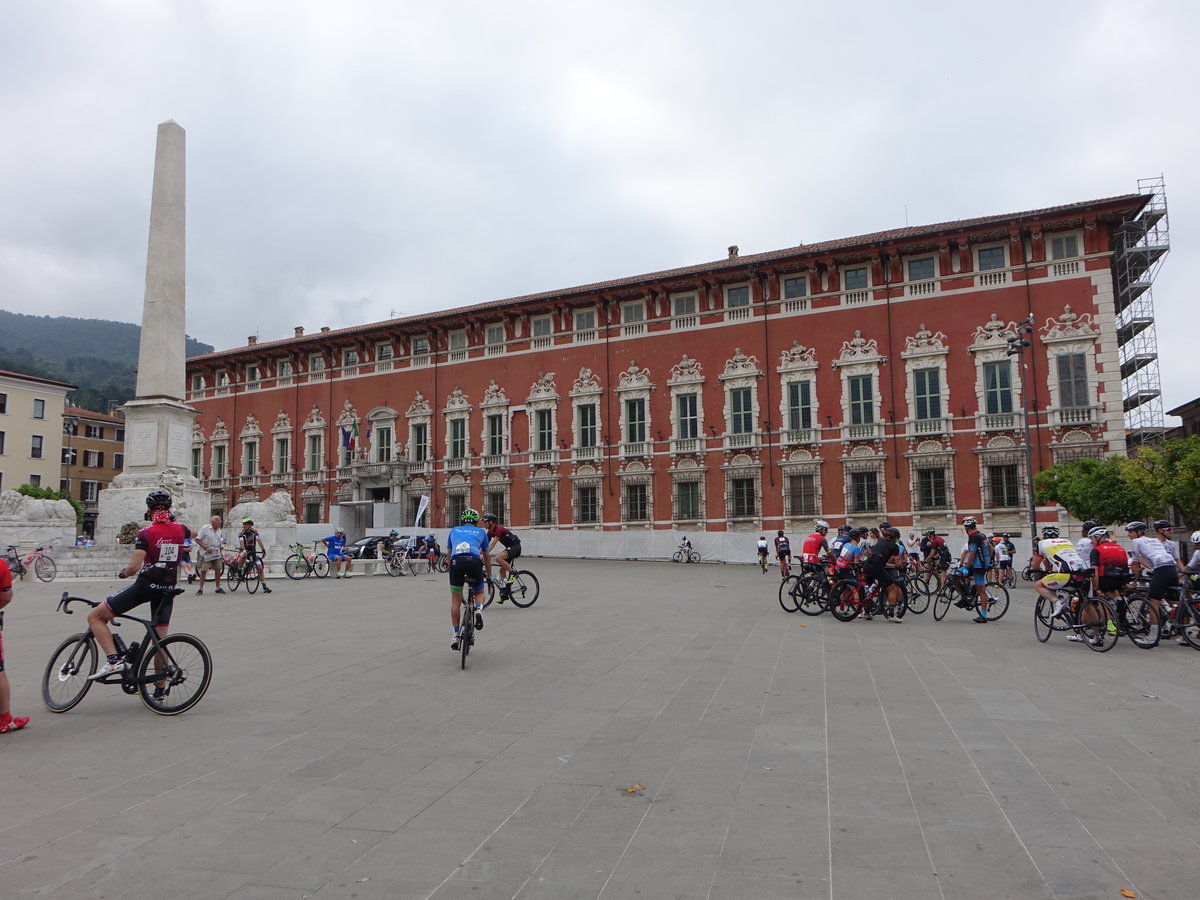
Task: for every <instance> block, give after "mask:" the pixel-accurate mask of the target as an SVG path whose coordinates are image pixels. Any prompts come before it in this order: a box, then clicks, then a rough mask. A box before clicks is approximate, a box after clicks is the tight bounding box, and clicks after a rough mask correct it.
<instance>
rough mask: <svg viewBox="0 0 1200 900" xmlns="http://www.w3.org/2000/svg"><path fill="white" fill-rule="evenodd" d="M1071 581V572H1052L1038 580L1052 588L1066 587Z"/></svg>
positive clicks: (1039, 582)
mask: <svg viewBox="0 0 1200 900" xmlns="http://www.w3.org/2000/svg"><path fill="white" fill-rule="evenodd" d="M1070 581H1071V573H1070V572H1051V573H1050V574H1049V575H1044V576H1042V577H1041V578H1040V579H1039V580H1038V584H1042V585H1045V586H1046V587H1048V588H1049V589H1050V590H1054V589H1055V588H1061V587H1066V586H1067V584H1068V583H1069V582H1070Z"/></svg>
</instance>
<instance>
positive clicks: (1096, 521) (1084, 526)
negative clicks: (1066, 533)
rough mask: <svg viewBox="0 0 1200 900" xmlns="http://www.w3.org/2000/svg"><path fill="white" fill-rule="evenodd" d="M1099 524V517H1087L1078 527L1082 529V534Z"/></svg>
mask: <svg viewBox="0 0 1200 900" xmlns="http://www.w3.org/2000/svg"><path fill="white" fill-rule="evenodd" d="M1099 524H1100V520H1099V519H1088V520H1087V521H1086V522H1084V523H1083V524H1082V525H1080V526H1079V527H1080V528H1082V529H1083V533H1084V534H1087V533H1088V532H1089V531H1091V530H1092V529H1093V528H1096V527H1097V526H1099Z"/></svg>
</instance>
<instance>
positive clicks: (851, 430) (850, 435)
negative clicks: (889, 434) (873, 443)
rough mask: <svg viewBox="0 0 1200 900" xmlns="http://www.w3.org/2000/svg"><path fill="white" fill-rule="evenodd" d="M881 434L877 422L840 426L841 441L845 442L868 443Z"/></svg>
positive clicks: (880, 427)
mask: <svg viewBox="0 0 1200 900" xmlns="http://www.w3.org/2000/svg"><path fill="white" fill-rule="evenodd" d="M881 433H882V426H881V425H880V424H879V423H878V422H863V423H861V424H859V425H843V426H842V440H846V441H870V440H874V439H875V438H877V437H879V436H880V435H881Z"/></svg>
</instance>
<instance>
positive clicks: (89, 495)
mask: <svg viewBox="0 0 1200 900" xmlns="http://www.w3.org/2000/svg"><path fill="white" fill-rule="evenodd" d="M99 497H100V482H98V481H85V482H83V483H82V484H81V485H80V486H79V499H80V500H82V501H83V502H84V503H95V502H96V501H97V500H98V499H99Z"/></svg>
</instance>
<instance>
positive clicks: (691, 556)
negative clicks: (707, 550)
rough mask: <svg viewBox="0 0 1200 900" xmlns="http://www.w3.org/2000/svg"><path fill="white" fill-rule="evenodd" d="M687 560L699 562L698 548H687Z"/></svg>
mask: <svg viewBox="0 0 1200 900" xmlns="http://www.w3.org/2000/svg"><path fill="white" fill-rule="evenodd" d="M688 562H690V563H698V562H700V551H699V550H689V551H688Z"/></svg>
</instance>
